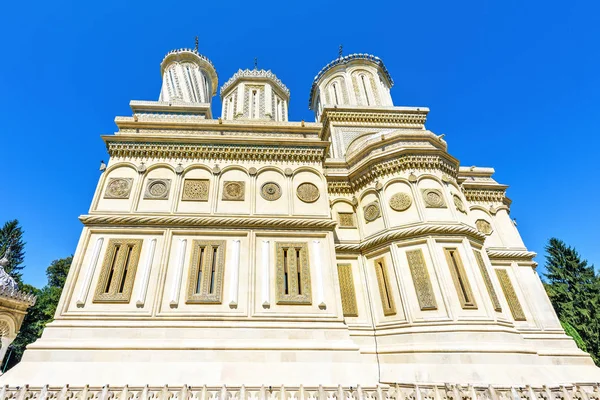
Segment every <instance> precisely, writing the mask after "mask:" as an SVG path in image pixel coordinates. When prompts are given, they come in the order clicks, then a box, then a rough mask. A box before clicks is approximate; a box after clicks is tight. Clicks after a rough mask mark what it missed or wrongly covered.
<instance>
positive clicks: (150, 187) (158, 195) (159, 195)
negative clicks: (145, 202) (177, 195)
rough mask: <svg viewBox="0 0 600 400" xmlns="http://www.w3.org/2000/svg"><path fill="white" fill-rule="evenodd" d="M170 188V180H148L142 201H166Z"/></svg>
mask: <svg viewBox="0 0 600 400" xmlns="http://www.w3.org/2000/svg"><path fill="white" fill-rule="evenodd" d="M170 188H171V180H170V179H148V184H147V185H146V192H145V193H144V199H152V200H166V199H168V198H169V189H170Z"/></svg>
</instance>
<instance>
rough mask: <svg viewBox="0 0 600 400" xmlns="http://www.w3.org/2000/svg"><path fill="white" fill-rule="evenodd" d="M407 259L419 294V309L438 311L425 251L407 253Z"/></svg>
mask: <svg viewBox="0 0 600 400" xmlns="http://www.w3.org/2000/svg"><path fill="white" fill-rule="evenodd" d="M406 259H407V260H408V266H409V268H410V274H411V276H412V279H413V284H414V285H415V291H416V292H417V300H418V301H419V307H420V308H421V310H437V303H436V301H435V295H434V294H433V287H432V286H431V279H430V278H429V271H428V270H427V264H425V257H423V251H422V250H421V249H416V250H410V251H407V252H406Z"/></svg>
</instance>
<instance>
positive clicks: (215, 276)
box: [186, 240, 225, 304]
mask: <svg viewBox="0 0 600 400" xmlns="http://www.w3.org/2000/svg"><path fill="white" fill-rule="evenodd" d="M224 270H225V241H224V240H215V241H206V240H194V241H193V242H192V260H191V265H190V269H189V276H188V290H187V300H186V303H188V304H220V303H221V302H222V298H223V274H224V272H225V271H224Z"/></svg>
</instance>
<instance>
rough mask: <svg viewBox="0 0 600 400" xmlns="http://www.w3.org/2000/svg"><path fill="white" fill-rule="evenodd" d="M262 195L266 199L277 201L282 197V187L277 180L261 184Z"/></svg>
mask: <svg viewBox="0 0 600 400" xmlns="http://www.w3.org/2000/svg"><path fill="white" fill-rule="evenodd" d="M260 195H261V196H262V198H263V199H265V200H269V201H275V200H277V199H278V198H280V197H281V187H280V186H279V185H278V184H276V183H275V182H267V183H265V184H264V185H262V186H261V188H260Z"/></svg>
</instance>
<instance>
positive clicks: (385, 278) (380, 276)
mask: <svg viewBox="0 0 600 400" xmlns="http://www.w3.org/2000/svg"><path fill="white" fill-rule="evenodd" d="M379 264H381V267H379ZM373 266H374V267H375V275H376V276H377V284H378V286H379V296H380V300H381V307H382V309H383V315H384V316H386V317H387V316H390V315H396V304H395V301H394V292H393V291H392V286H391V285H390V283H391V281H390V279H389V274H388V270H387V265H386V262H385V257H381V258H378V259H376V260H375V261H373ZM388 301H389V306H388Z"/></svg>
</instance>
